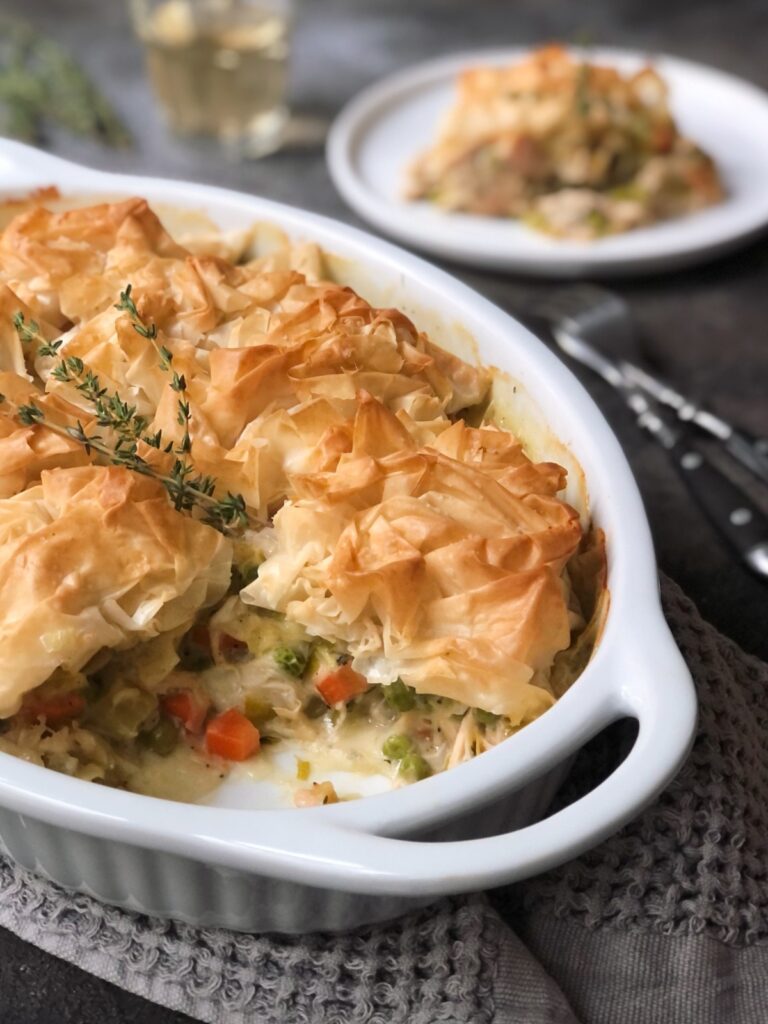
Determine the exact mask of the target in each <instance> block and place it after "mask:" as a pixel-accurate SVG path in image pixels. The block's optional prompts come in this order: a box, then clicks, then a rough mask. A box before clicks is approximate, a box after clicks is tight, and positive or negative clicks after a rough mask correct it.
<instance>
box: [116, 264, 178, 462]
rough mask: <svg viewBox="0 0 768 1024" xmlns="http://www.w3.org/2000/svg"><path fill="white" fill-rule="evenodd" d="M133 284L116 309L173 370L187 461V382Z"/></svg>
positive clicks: (164, 364)
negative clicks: (145, 313)
mask: <svg viewBox="0 0 768 1024" xmlns="http://www.w3.org/2000/svg"><path fill="white" fill-rule="evenodd" d="M131 290H132V285H130V284H127V285H126V286H125V290H124V291H122V292H120V301H119V302H118V303H117V304H116V305H115V309H119V310H121V311H124V312H126V313H128V314H129V316H130V318H131V324H132V326H133V329H134V331H136V333H137V334H139V335H141V337H142V338H146V339H147V341H150V342H151V343H152V344H153V345H154V347H155V350H156V351H157V354H158V356H159V357H160V368H161V369H162V370H165V371H166V372H171V374H172V375H171V387H172V388H173V390H174V391H175V392H176V394H177V395H178V396H179V398H178V401H177V413H176V420H177V422H178V424H179V426H180V427H183V428H184V433H183V435H182V438H181V443H180V444H179V446H178V447H177V449H176V453H177V454H178V455H180V456H181V457H182V459H183V460H184V462H185V463H186V459H187V456H188V455H189V453H190V452H191V451H192V439H191V437H190V434H189V425H190V420H191V418H192V416H191V411H190V405H189V395H188V394H187V382H186V379H185V377H184V374H183V373H181V374H180V373H177V372H176V371H175V370H174V369H173V366H172V364H173V353H172V352H171V351H170V349H168V348H166V347H165V345H160V344H159V343H158V340H157V325H156V324H148V323H146V322H145V321H144V320H143V319H142V317H141V315H140V314H139V311H138V309H137V308H136V303H135V302H134V301H133V298H132V296H131Z"/></svg>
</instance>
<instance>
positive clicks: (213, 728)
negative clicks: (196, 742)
mask: <svg viewBox="0 0 768 1024" xmlns="http://www.w3.org/2000/svg"><path fill="white" fill-rule="evenodd" d="M205 745H206V747H207V748H208V751H209V752H210V753H211V754H217V755H218V756H219V757H224V758H226V759H227V760H228V761H245V760H246V759H247V758H249V757H250V756H251V755H252V754H255V753H257V752H258V749H259V746H260V737H259V730H258V729H257V728H256V726H255V725H254V724H253V722H249V721H248V719H247V718H246V717H245V715H244V714H243V713H242V712H240V711H238V710H237V708H230V709H229V711H225V712H224V713H223V714H221V715H217V716H216V717H215V718H213V719H211V721H210V722H209V723H208V728H207V729H206V730H205Z"/></svg>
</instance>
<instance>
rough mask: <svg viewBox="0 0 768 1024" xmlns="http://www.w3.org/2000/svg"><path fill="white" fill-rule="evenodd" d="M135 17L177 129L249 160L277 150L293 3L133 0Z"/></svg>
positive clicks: (276, 0)
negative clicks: (212, 140)
mask: <svg viewBox="0 0 768 1024" xmlns="http://www.w3.org/2000/svg"><path fill="white" fill-rule="evenodd" d="M131 13H132V17H133V23H134V27H135V30H136V34H137V35H138V37H139V39H140V40H141V42H142V43H143V44H144V50H145V55H146V65H147V72H148V74H149V78H150V81H151V83H152V87H153V89H154V92H155V94H156V96H157V99H158V101H159V103H160V105H161V107H162V109H163V112H164V113H165V116H166V119H167V121H168V123H169V125H170V126H171V128H172V130H173V131H174V132H176V133H177V134H179V135H187V136H208V137H213V138H216V139H219V140H221V141H222V142H223V143H225V144H226V145H227V147H229V148H231V149H233V150H235V151H237V152H238V153H241V154H243V155H245V156H263V155H265V154H266V153H270V152H272V151H273V150H275V149H277V148H278V147H279V145H280V143H281V141H282V138H283V133H284V130H285V126H286V124H287V121H288V107H287V104H286V91H287V78H288V55H289V44H290V31H291V22H292V7H291V0H131Z"/></svg>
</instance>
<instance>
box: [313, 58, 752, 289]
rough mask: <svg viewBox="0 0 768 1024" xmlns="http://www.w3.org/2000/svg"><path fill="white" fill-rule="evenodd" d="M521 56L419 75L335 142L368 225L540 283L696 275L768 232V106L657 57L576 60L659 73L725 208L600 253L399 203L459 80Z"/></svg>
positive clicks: (364, 109) (642, 232) (352, 120)
mask: <svg viewBox="0 0 768 1024" xmlns="http://www.w3.org/2000/svg"><path fill="white" fill-rule="evenodd" d="M526 52H528V51H526V50H523V49H505V50H486V51H482V52H476V53H465V54H460V55H456V56H451V57H447V58H442V59H440V60H435V61H430V62H428V63H425V64H420V65H418V66H417V67H413V68H410V69H408V70H406V71H402V72H400V73H398V74H396V75H393V76H391V77H390V78H386V79H384V80H383V81H381V82H378V83H376V84H375V85H373V86H371V87H369V88H368V89H366V90H364V91H363V92H361V93H360V94H359V95H358V96H357V97H356V98H355V99H354V100H352V101H351V102H350V103H349V104H348V105H347V106H346V107H345V108H344V110H342V112H341V113H340V114H339V116H338V117H337V119H336V121H335V122H334V124H333V127H332V128H331V132H330V134H329V137H328V147H327V159H328V167H329V170H330V173H331V177H332V178H333V181H334V183H335V185H336V187H337V188H338V190H339V192H340V193H341V195H342V196H343V197H344V199H345V200H346V201H347V203H349V205H350V206H351V207H352V209H353V210H355V211H356V212H357V213H358V214H359V215H360V216H361V217H363V218H365V219H366V220H367V221H369V222H370V223H371V224H373V225H374V226H375V227H377V228H379V229H380V230H381V231H384V232H385V233H387V234H389V235H392V236H394V237H395V238H398V239H400V240H401V241H403V242H406V243H407V244H408V245H411V246H414V247H416V248H419V249H422V250H424V251H427V252H430V253H433V254H434V255H436V256H440V257H444V258H446V259H451V260H457V261H459V262H462V263H467V264H474V265H475V266H479V267H487V268H493V269H501V270H512V271H518V272H523V273H527V274H531V275H536V276H542V277H577V276H580V277H584V276H590V277H597V276H603V277H607V276H614V275H629V274H640V273H648V272H657V271H663V270H669V269H673V268H678V267H684V266H690V265H691V264H694V263H699V262H702V261H703V260H705V259H709V258H711V257H713V256H715V255H720V254H722V253H724V252H727V251H729V250H732V249H734V248H736V247H737V246H738V245H740V244H743V243H744V242H745V241H746V240H747V239H749V238H751V237H754V236H755V235H756V234H757V233H758V232H760V231H761V230H763V229H764V228H765V227H766V225H768V94H766V93H765V92H763V91H762V90H760V89H758V88H757V87H755V86H753V85H749V84H748V83H747V82H744V81H741V80H740V79H738V78H734V77H733V76H731V75H727V74H724V73H723V72H721V71H716V70H714V69H713V68H708V67H704V66H702V65H699V64H693V63H691V62H689V61H684V60H679V59H677V58H674V57H667V56H660V55H656V54H652V55H649V54H641V53H630V52H627V51H623V50H606V49H597V50H589V51H584V50H576V51H575V52H576V53H578V54H580V55H581V56H584V57H587V58H588V59H589V60H591V61H595V62H598V63H599V62H604V63H607V64H611V65H614V66H615V67H617V68H619V70H621V71H624V72H627V71H632V70H636V69H637V68H639V67H641V66H642V65H643V64H646V63H648V62H649V61H650V62H652V63H653V65H654V67H655V68H656V69H657V70H658V71H659V73H660V74H661V75H662V76H663V77H664V78H665V80H666V81H667V83H668V84H669V87H670V93H671V104H672V109H673V112H674V115H675V117H676V118H677V121H678V124H679V126H680V128H681V130H682V132H683V133H684V134H685V135H687V136H689V137H690V138H691V139H693V140H694V141H695V142H697V143H698V144H699V145H701V146H702V147H703V148H704V149H705V150H706V151H707V152H708V153H709V154H710V155H711V156H712V157H714V159H715V161H716V162H717V165H718V167H719V170H720V173H721V175H722V178H723V180H724V183H725V187H726V189H727V192H728V195H727V198H726V199H725V201H724V202H723V203H720V204H719V205H718V206H715V207H712V208H710V209H707V210H703V211H701V212H699V213H695V214H691V215H690V216H687V217H681V218H678V219H676V220H672V221H666V222H664V223H661V224H654V225H652V226H650V227H645V228H639V229H637V230H635V231H630V232H627V233H626V234H623V235H614V236H611V237H608V238H603V239H598V240H597V241H594V242H571V241H561V240H555V239H551V238H547V237H546V236H543V235H540V234H537V233H536V232H534V231H532V230H530V229H529V228H526V227H525V226H523V225H522V224H520V223H519V222H517V221H514V220H503V219H498V218H491V217H478V216H473V215H468V214H460V213H449V212H446V211H442V210H440V209H438V208H437V207H435V206H434V205H433V204H430V203H427V202H408V201H406V200H404V199H403V198H402V196H401V192H402V186H403V178H404V172H405V168H406V167H407V165H408V163H409V162H410V161H411V160H412V159H413V158H414V157H415V156H416V154H417V153H419V152H420V151H421V150H422V149H424V148H425V147H426V146H427V145H429V143H430V142H431V140H432V139H433V138H434V137H435V133H436V130H437V125H438V121H439V119H440V116H441V115H442V113H443V111H444V110H445V109H446V108H447V107H448V106H449V105H450V104H451V102H452V100H453V92H454V83H455V79H456V76H457V74H458V73H459V72H460V71H462V70H463V69H464V68H467V67H472V66H476V65H479V64H490V65H494V64H511V63H513V62H515V61H518V60H520V59H521V58H522V57H523V56H525V54H526Z"/></svg>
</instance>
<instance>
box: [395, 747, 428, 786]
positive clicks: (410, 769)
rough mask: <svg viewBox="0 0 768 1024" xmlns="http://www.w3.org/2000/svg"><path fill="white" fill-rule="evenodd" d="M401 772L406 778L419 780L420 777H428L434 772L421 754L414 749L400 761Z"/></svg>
mask: <svg viewBox="0 0 768 1024" xmlns="http://www.w3.org/2000/svg"><path fill="white" fill-rule="evenodd" d="M399 773H400V775H403V776H405V777H406V778H409V779H412V780H414V781H416V782H418V781H419V780H420V779H426V778H428V777H429V776H430V775H431V774H432V769H431V768H430V767H429V765H428V764H427V762H426V761H425V760H424V758H423V757H422V756H421V754H417V753H416V752H415V751H413V750H412V751H409V753H407V754H406V755H405V757H404V758H403V759H402V761H401V762H400V769H399Z"/></svg>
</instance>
